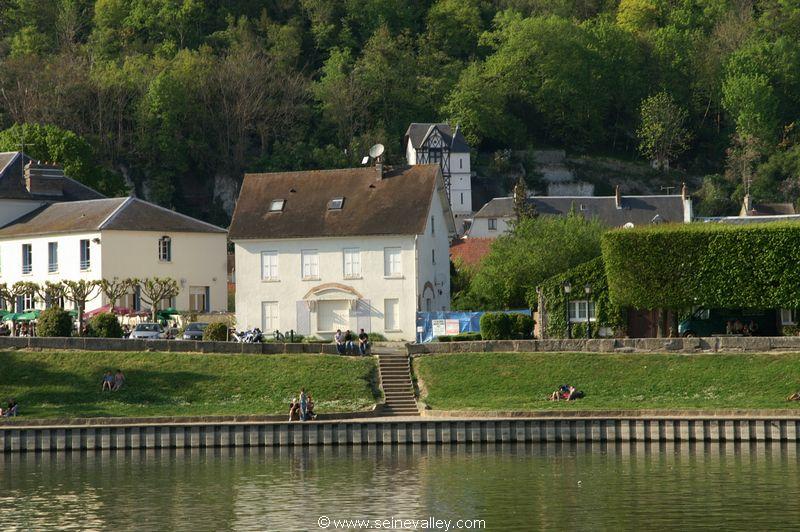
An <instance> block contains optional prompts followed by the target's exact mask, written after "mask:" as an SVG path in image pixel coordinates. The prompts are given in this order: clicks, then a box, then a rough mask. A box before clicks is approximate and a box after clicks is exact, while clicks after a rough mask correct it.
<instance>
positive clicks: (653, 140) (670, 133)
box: [636, 92, 690, 170]
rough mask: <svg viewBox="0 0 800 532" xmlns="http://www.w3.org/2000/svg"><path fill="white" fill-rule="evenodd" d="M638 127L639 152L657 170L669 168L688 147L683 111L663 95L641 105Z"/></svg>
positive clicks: (656, 95)
mask: <svg viewBox="0 0 800 532" xmlns="http://www.w3.org/2000/svg"><path fill="white" fill-rule="evenodd" d="M641 116H642V119H641V124H640V126H639V129H638V130H637V131H636V135H637V137H639V151H640V152H641V153H642V155H644V156H646V157H648V158H649V159H650V160H651V161H653V162H654V164H655V165H657V166H658V167H659V168H662V169H664V170H666V169H667V168H669V161H670V160H674V159H675V158H676V157H677V156H678V155H680V154H681V153H683V151H685V150H686V149H687V148H688V146H689V136H690V134H689V131H688V130H687V129H686V119H687V112H686V110H684V109H682V108H681V107H679V106H678V105H677V104H676V103H675V101H674V100H673V99H672V97H670V96H669V95H668V94H667V93H666V92H659V93H657V94H654V95H653V96H649V97H647V98H645V100H644V101H642V106H641Z"/></svg>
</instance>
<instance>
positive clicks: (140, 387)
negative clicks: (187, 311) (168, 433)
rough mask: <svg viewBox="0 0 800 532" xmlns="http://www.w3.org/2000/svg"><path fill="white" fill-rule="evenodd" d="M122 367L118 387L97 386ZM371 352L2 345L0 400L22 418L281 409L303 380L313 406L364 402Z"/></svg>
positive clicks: (369, 395) (371, 393)
mask: <svg viewBox="0 0 800 532" xmlns="http://www.w3.org/2000/svg"><path fill="white" fill-rule="evenodd" d="M117 368H120V369H122V371H123V373H125V376H126V378H127V384H126V386H125V388H123V389H122V390H120V391H118V392H101V377H102V375H103V373H104V372H105V370H107V369H108V370H111V371H115V370H116V369H117ZM376 383H377V369H376V364H375V361H374V360H373V359H372V358H352V357H340V356H330V355H212V354H178V353H119V352H113V353H99V352H92V353H88V352H0V400H2V401H3V403H5V402H6V398H7V397H15V398H16V399H17V400H18V401H19V403H20V410H21V412H22V414H24V416H25V417H27V418H43V417H95V416H137V417H138V416H189V415H235V414H276V413H280V414H284V413H286V412H287V411H288V403H289V400H290V399H291V397H293V396H296V395H297V393H298V390H299V389H300V387H301V386H304V387H305V388H306V390H308V391H309V392H310V393H311V395H312V396H313V397H314V399H315V401H316V403H317V408H316V411H317V413H324V412H335V411H341V412H347V411H355V410H361V409H365V408H367V407H369V406H371V405H372V404H374V403H375V402H376V397H380V392H379V391H377V384H376Z"/></svg>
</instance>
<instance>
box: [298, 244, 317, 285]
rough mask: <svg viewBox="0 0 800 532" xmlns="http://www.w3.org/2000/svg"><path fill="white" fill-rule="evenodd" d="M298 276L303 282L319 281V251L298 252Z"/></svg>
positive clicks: (304, 250)
mask: <svg viewBox="0 0 800 532" xmlns="http://www.w3.org/2000/svg"><path fill="white" fill-rule="evenodd" d="M300 275H301V276H302V277H303V280H304V281H319V251H318V250H316V249H301V250H300Z"/></svg>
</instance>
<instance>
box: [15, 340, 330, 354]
mask: <svg viewBox="0 0 800 532" xmlns="http://www.w3.org/2000/svg"><path fill="white" fill-rule="evenodd" d="M4 349H81V350H85V351H167V352H183V353H188V352H192V353H253V354H266V355H274V354H281V353H327V354H335V353H336V346H335V345H333V344H283V343H264V344H240V343H238V342H196V341H192V340H133V339H117V338H46V337H16V336H0V350H4Z"/></svg>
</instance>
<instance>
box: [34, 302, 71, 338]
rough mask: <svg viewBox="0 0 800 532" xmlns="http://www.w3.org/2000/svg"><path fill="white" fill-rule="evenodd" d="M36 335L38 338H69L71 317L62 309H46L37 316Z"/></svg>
mask: <svg viewBox="0 0 800 532" xmlns="http://www.w3.org/2000/svg"><path fill="white" fill-rule="evenodd" d="M36 334H38V335H39V336H61V337H63V336H71V335H72V316H70V315H69V312H67V311H66V310H64V309H63V308H57V307H52V308H49V309H46V310H44V311H43V312H42V313H41V314H40V315H39V319H38V320H37V325H36Z"/></svg>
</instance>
